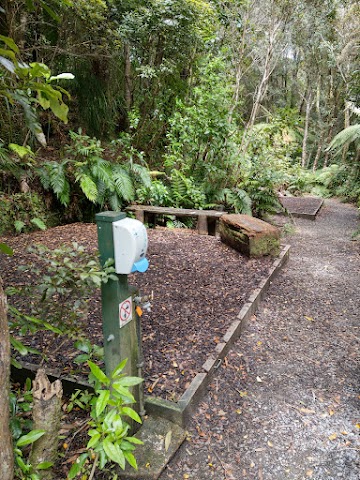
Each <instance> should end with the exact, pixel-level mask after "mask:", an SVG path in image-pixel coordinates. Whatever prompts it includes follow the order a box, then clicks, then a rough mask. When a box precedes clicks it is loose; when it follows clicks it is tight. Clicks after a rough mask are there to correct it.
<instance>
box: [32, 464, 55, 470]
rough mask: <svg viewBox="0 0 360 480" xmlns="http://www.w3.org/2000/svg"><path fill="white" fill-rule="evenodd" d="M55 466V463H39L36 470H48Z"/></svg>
mask: <svg viewBox="0 0 360 480" xmlns="http://www.w3.org/2000/svg"><path fill="white" fill-rule="evenodd" d="M53 465H54V463H53V462H42V463H39V464H38V465H37V466H36V469H37V470H46V469H47V468H50V467H52V466H53Z"/></svg>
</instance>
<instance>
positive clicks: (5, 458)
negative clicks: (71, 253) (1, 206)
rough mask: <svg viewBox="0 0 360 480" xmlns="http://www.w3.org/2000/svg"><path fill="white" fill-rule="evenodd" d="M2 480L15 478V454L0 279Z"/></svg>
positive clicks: (7, 343)
mask: <svg viewBox="0 0 360 480" xmlns="http://www.w3.org/2000/svg"><path fill="white" fill-rule="evenodd" d="M0 335H1V336H0V478H1V480H12V479H13V477H14V452H13V447H12V436H11V432H10V428H9V423H10V422H9V420H10V419H9V416H10V410H9V405H10V399H9V392H10V336H9V326H8V319H7V301H6V296H5V293H4V291H3V288H2V280H1V278H0Z"/></svg>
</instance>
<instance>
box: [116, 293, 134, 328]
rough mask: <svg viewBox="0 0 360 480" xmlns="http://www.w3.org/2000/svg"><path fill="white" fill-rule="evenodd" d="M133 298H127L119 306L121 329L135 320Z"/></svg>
mask: <svg viewBox="0 0 360 480" xmlns="http://www.w3.org/2000/svg"><path fill="white" fill-rule="evenodd" d="M132 310H133V308H132V297H129V298H127V299H126V300H124V301H123V302H121V303H120V304H119V324H120V328H121V327H124V326H125V325H126V324H127V323H129V322H131V320H132V318H133V311H132Z"/></svg>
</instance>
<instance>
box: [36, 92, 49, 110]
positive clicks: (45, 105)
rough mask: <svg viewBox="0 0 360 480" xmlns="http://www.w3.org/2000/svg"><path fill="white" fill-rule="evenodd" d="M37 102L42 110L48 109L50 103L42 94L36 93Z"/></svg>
mask: <svg viewBox="0 0 360 480" xmlns="http://www.w3.org/2000/svg"><path fill="white" fill-rule="evenodd" d="M37 101H38V102H39V104H40V105H41V106H42V108H43V109H44V110H47V109H48V108H50V101H49V100H48V99H47V98H46V97H45V96H44V95H43V93H42V92H38V96H37Z"/></svg>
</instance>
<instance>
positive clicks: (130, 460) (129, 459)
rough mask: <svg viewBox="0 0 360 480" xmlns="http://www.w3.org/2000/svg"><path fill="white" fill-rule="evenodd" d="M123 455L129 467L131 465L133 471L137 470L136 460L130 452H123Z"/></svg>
mask: <svg viewBox="0 0 360 480" xmlns="http://www.w3.org/2000/svg"><path fill="white" fill-rule="evenodd" d="M123 453H124V457H125V458H126V460H127V462H128V463H129V465H131V466H132V467H133V468H134V469H135V470H137V469H138V466H137V463H136V458H135V457H134V455H133V454H132V453H131V452H123Z"/></svg>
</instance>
